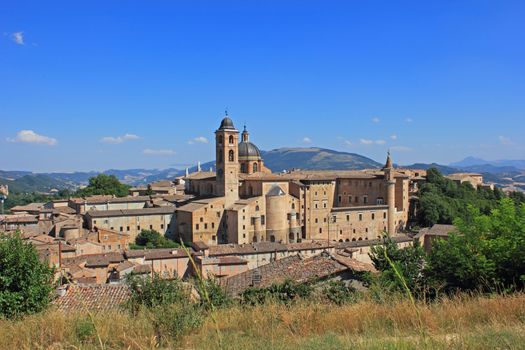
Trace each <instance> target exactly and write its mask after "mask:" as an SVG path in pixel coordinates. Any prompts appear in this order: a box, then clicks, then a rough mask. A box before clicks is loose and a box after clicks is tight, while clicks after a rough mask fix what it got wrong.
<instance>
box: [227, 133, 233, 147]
mask: <svg viewBox="0 0 525 350" xmlns="http://www.w3.org/2000/svg"><path fill="white" fill-rule="evenodd" d="M228 141H229V143H230V145H233V135H230V137H229V138H228Z"/></svg>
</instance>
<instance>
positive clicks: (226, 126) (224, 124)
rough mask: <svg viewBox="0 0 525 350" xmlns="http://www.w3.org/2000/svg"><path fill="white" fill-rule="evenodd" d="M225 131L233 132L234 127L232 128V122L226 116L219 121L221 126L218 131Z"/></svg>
mask: <svg viewBox="0 0 525 350" xmlns="http://www.w3.org/2000/svg"><path fill="white" fill-rule="evenodd" d="M225 129H229V130H235V127H234V126H233V121H232V120H231V119H230V117H228V116H226V117H224V119H223V120H222V121H221V126H220V127H219V130H225Z"/></svg>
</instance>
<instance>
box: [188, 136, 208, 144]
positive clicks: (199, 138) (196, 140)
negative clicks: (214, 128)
mask: <svg viewBox="0 0 525 350" xmlns="http://www.w3.org/2000/svg"><path fill="white" fill-rule="evenodd" d="M194 143H208V139H207V138H206V137H204V136H197V137H195V138H193V139H191V140H189V141H188V144H189V145H193V144H194Z"/></svg>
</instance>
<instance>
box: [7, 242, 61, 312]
mask: <svg viewBox="0 0 525 350" xmlns="http://www.w3.org/2000/svg"><path fill="white" fill-rule="evenodd" d="M53 275H54V271H53V269H52V268H51V267H49V266H48V264H47V263H45V262H41V261H40V259H39V257H38V254H37V252H36V250H35V248H34V247H33V246H32V245H31V244H27V243H26V242H24V241H23V240H22V239H21V238H20V236H19V235H18V234H16V235H13V236H5V235H2V236H0V317H7V318H10V317H14V316H19V315H24V314H32V313H36V312H39V311H41V310H43V309H44V308H45V307H46V306H47V305H48V304H49V302H50V301H51V293H52V291H53Z"/></svg>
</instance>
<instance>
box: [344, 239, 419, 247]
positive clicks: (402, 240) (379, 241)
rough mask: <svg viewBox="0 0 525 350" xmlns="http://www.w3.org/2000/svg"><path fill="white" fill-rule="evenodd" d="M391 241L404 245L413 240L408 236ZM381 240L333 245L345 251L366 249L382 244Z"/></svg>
mask: <svg viewBox="0 0 525 350" xmlns="http://www.w3.org/2000/svg"><path fill="white" fill-rule="evenodd" d="M391 238H392V240H393V241H394V242H396V243H405V242H411V241H412V240H413V239H412V238H410V237H408V236H394V237H391ZM382 243H383V241H382V240H378V239H370V240H363V241H352V242H338V243H336V244H335V247H336V249H345V248H359V247H368V246H371V245H377V244H382Z"/></svg>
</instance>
